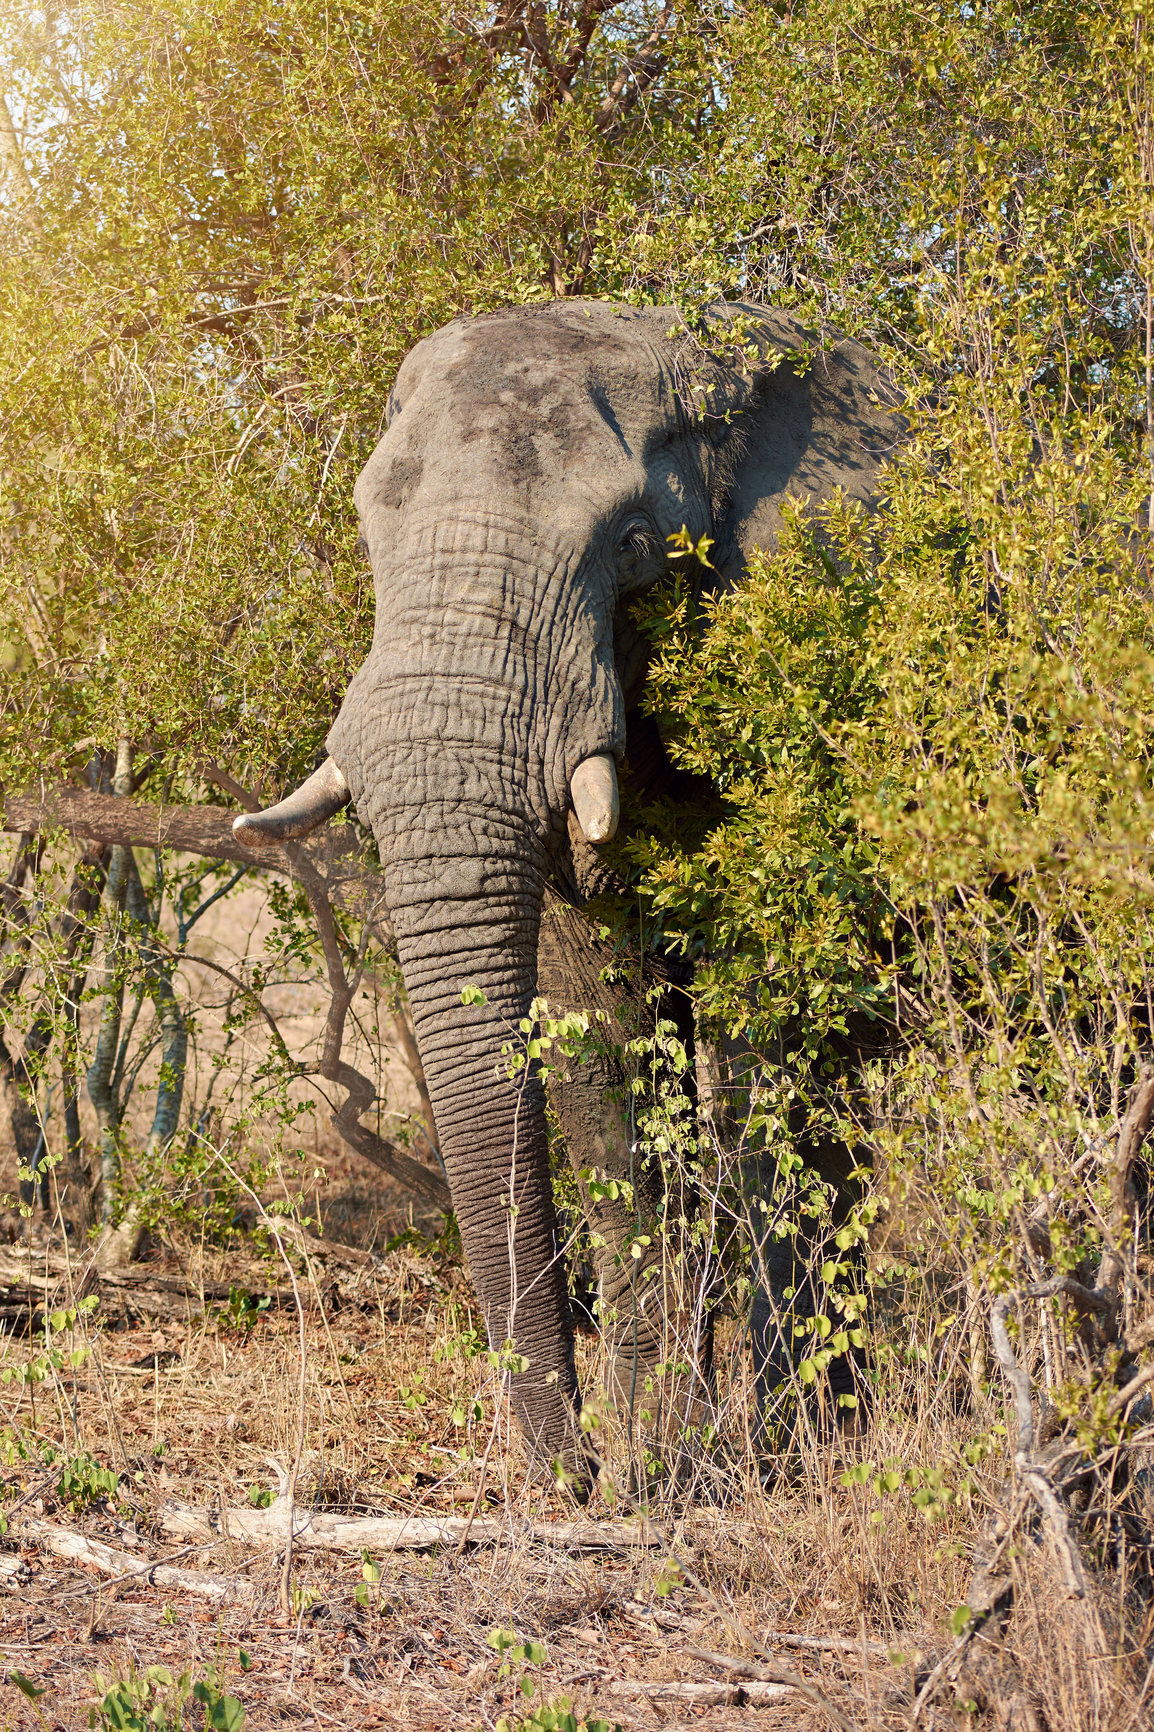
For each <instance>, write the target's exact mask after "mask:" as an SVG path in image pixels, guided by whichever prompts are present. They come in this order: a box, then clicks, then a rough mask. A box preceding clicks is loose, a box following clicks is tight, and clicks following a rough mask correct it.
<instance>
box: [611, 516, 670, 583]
mask: <svg viewBox="0 0 1154 1732" xmlns="http://www.w3.org/2000/svg"><path fill="white" fill-rule="evenodd" d="M661 560H662V549H661V543H660V541H659V540H658V537H657V532H656V530H655V529H654V528H653V526H652V524H650V523H648V522H645V521H638V522H634V523H627V524H626V525H625V527H624V528H623V529H622V531H621V534H620V535H619V537H618V540H617V565H618V570H619V572H620V575H621V577H622V579H623V580H624V581H625V582H630V581H632V582H635V583H636V582H648V581H649V580H650V579H652V578H654V577H656V576H657V572H658V569H659V567H660V564H661Z"/></svg>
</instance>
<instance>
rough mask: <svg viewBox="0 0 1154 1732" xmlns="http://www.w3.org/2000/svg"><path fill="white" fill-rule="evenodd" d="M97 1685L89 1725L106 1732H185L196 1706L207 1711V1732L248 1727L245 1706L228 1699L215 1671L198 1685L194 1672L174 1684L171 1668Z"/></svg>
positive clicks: (203, 1721)
mask: <svg viewBox="0 0 1154 1732" xmlns="http://www.w3.org/2000/svg"><path fill="white" fill-rule="evenodd" d="M93 1682H94V1683H95V1685H96V1689H97V1693H98V1695H99V1697H100V1701H99V1702H98V1704H97V1705H96V1706H95V1707H94V1708H91V1709H90V1710H89V1714H88V1724H89V1726H92V1727H97V1728H100V1732H179V1728H180V1727H182V1726H183V1725H184V1724H185V1723H186V1722H185V1719H184V1714H185V1711H186V1709H187V1705H188V1704H189V1703H190V1702H195V1703H196V1704H197V1705H198V1707H199V1708H200V1709H201V1710H202V1713H201V1715H200V1716H199V1724H200V1726H201V1727H202V1728H203V1732H210V1729H211V1732H241V1728H242V1727H243V1725H244V1721H245V1710H244V1705H243V1703H242V1702H240V1701H238V1699H237V1698H236V1697H235V1696H229V1695H227V1694H226V1693H225V1691H224V1689H223V1687H222V1684H221V1681H220V1678H219V1676H218V1673H217V1670H216V1668H215V1667H213V1666H210V1667H209V1668H208V1670H207V1672H206V1673H205V1675H204V1677H203V1678H201V1679H198V1680H197V1682H196V1683H193V1681H192V1674H191V1672H188V1671H185V1672H182V1673H181V1674H180V1675H179V1677H176V1678H174V1677H173V1675H172V1673H171V1672H170V1671H169V1670H168V1667H167V1666H146V1667H145V1668H144V1670H143V1671H140V1672H138V1671H137V1670H136V1668H135V1667H134V1666H131V1667H130V1668H129V1671H128V1673H127V1675H126V1676H125V1677H122V1678H106V1677H103V1676H102V1675H101V1674H100V1673H99V1672H96V1673H94V1674H93Z"/></svg>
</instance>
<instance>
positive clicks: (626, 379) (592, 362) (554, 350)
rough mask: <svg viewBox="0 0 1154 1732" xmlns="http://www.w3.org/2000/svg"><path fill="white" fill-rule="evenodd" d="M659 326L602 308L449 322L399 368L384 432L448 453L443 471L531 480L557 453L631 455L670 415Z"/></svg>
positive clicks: (672, 407) (671, 398)
mask: <svg viewBox="0 0 1154 1732" xmlns="http://www.w3.org/2000/svg"><path fill="white" fill-rule="evenodd" d="M658 324H659V321H655V320H654V319H653V317H652V316H651V311H650V312H646V313H642V312H637V311H636V310H634V309H632V308H624V309H619V308H610V307H605V306H602V305H600V304H594V305H592V306H590V307H586V308H581V307H578V308H572V307H565V308H562V309H557V310H555V309H554V308H552V307H546V308H515V309H510V310H509V311H507V312H503V313H500V314H494V315H490V316H488V317H485V318H480V319H473V320H467V321H457V322H454V324H452V325H449V326H446V327H445V328H444V329H443V330H441V331H438V332H437V333H435V335H434V336H432V337H429V338H426V339H425V341H424V342H422V343H419V344H418V345H417V347H416V349H414V350H413V352H412V353H411V355H410V356H409V357H408V358H407V360H406V361H405V363H404V365H403V366H402V368H401V371H400V373H399V375H398V377H397V382H396V386H395V388H394V391H393V394H392V397H391V399H390V409H391V420H390V432H392V430H393V427H394V425H395V426H396V431H397V433H398V434H399V433H400V432H401V429H402V426H404V427H405V428H406V432H407V438H408V441H410V442H411V441H413V440H414V439H418V438H419V439H421V441H422V443H423V444H424V446H425V448H426V450H428V449H430V448H431V447H436V448H437V450H438V451H439V452H440V453H442V454H446V455H449V454H451V464H450V466H451V467H460V466H461V465H462V464H464V465H466V466H467V465H468V464H469V463H476V464H480V465H482V466H485V467H489V468H490V469H493V470H497V471H499V472H501V473H502V474H504V475H505V476H507V477H508V478H509V479H511V480H513V481H517V482H524V483H529V484H531V483H532V482H533V481H535V480H541V479H544V478H545V477H546V476H547V474H549V473H550V472H551V470H552V469H553V466H554V464H555V462H556V460H557V459H560V460H562V461H563V462H564V463H565V465H566V467H567V468H568V467H571V466H572V465H573V463H574V462H579V461H580V459H581V457H582V455H583V454H586V453H587V454H588V455H589V457H590V459H591V461H592V462H593V463H594V464H596V465H601V464H604V463H605V462H606V461H607V460H611V459H612V457H613V455H614V453H615V451H616V454H617V455H618V456H621V457H625V458H631V457H634V456H638V457H639V456H640V455H641V453H642V448H643V447H644V446H646V445H647V444H649V443H651V442H652V438H653V434H654V427H655V422H657V423H662V424H663V423H665V422H667V421H669V422H672V421H673V419H674V418H675V416H676V402H675V393H674V391H673V388H672V380H671V377H670V374H669V369H668V366H667V365H666V364H665V361H664V358H663V356H662V355H661V353H660V352H659V348H658V347H657V346H656V344H655V338H656V336H657V332H658ZM387 442H388V436H386V443H387ZM396 450H397V453H398V456H399V453H400V444H399V442H398V443H397V445H396ZM383 455H384V453H383V452H382V456H383Z"/></svg>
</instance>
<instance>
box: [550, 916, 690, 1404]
mask: <svg viewBox="0 0 1154 1732" xmlns="http://www.w3.org/2000/svg"><path fill="white" fill-rule="evenodd" d="M620 963H621V957H620V954H619V952H617V951H615V950H614V948H613V947H612V946H610V945H609V944H606V943H604V942H603V941H601V940H600V939H598V937H597V935H596V933H595V931H594V929H593V928H592V926H591V925H590V923H589V922H588V921H587V920H586V919H585V918H584V917H583V916H582V915H581V914H580V913H579V912H578V911H577V910H576V909H574V908H572V907H570V906H569V905H568V904H567V903H564V902H562V901H560V900H559V899H556V898H552V897H551V898H550V899H549V900H548V902H547V905H546V909H545V913H544V916H543V919H542V925H541V939H540V947H539V952H538V984H539V990H540V991H541V993H542V995H543V996H544V997H545V998H547V999H548V1000H549V1005H550V1008H551V1010H552V1011H553V1012H554V1013H556V1014H562V1013H564V1012H567V1011H574V1010H586V1011H590V1012H594V1013H596V1012H597V1011H601V1012H603V1013H604V1016H605V1020H604V1021H603V1022H599V1023H595V1024H594V1027H593V1034H594V1039H593V1042H592V1043H591V1047H590V1049H589V1050H587V1051H585V1052H584V1053H583V1054H582V1056H581V1057H580V1059H573V1060H568V1061H562V1062H561V1063H560V1065H559V1067H558V1069H557V1070H556V1071H555V1072H554V1074H553V1076H552V1077H551V1079H550V1083H549V1103H550V1107H551V1109H552V1111H553V1113H554V1114H555V1116H556V1119H557V1122H558V1123H559V1125H560V1128H561V1132H562V1135H563V1136H564V1139H565V1146H566V1151H567V1154H568V1158H569V1161H570V1164H571V1165H572V1168H573V1171H574V1174H575V1176H576V1180H577V1185H578V1189H579V1193H580V1195H581V1199H582V1204H583V1207H584V1212H585V1217H586V1221H587V1223H588V1226H589V1230H590V1235H591V1240H592V1249H593V1264H594V1271H595V1275H596V1280H597V1290H598V1310H599V1315H600V1323H601V1328H602V1331H603V1335H604V1339H605V1343H606V1348H607V1358H608V1376H607V1384H608V1390H607V1393H608V1394H609V1397H610V1399H611V1401H612V1402H613V1404H614V1406H615V1408H616V1409H617V1410H618V1411H619V1412H620V1413H621V1414H623V1415H624V1416H626V1418H627V1419H628V1420H629V1421H631V1422H632V1421H637V1422H638V1423H639V1424H640V1426H641V1427H642V1428H643V1430H644V1432H645V1433H646V1435H648V1436H650V1437H659V1436H660V1435H661V1434H662V1433H663V1432H664V1430H665V1429H666V1420H667V1418H668V1417H670V1414H669V1408H670V1403H671V1400H672V1399H673V1395H672V1389H671V1387H670V1384H671V1379H670V1376H669V1375H668V1374H667V1373H663V1372H659V1370H658V1367H659V1366H666V1365H670V1364H673V1363H676V1362H684V1361H685V1360H686V1359H687V1358H690V1359H692V1358H694V1357H696V1356H695V1355H694V1354H692V1353H691V1352H687V1344H686V1342H685V1340H684V1339H683V1333H684V1330H685V1327H686V1325H687V1323H688V1322H689V1320H690V1315H689V1314H690V1313H691V1311H692V1302H691V1298H692V1288H693V1281H692V1270H691V1268H690V1267H689V1266H688V1260H687V1258H686V1257H685V1255H684V1246H683V1244H682V1243H681V1242H680V1238H679V1236H675V1234H674V1233H673V1231H672V1230H671V1229H672V1227H673V1224H674V1223H679V1222H680V1221H682V1220H683V1219H687V1218H688V1216H689V1215H690V1214H691V1213H692V1207H693V1199H692V1196H691V1195H689V1187H688V1184H687V1175H685V1174H682V1173H676V1172H671V1171H668V1170H663V1167H662V1164H661V1162H660V1161H659V1160H658V1158H657V1156H656V1155H650V1156H649V1157H648V1158H644V1157H643V1156H642V1154H641V1152H640V1150H639V1148H638V1136H637V1129H636V1126H635V1124H634V1122H633V1106H634V1104H635V1101H636V1097H635V1096H634V1094H633V1091H632V1081H633V1077H634V1076H635V1075H636V1074H637V1066H636V1064H635V1063H631V1062H630V1060H629V1058H628V1056H627V1054H626V1052H625V1048H626V1046H627V1044H628V1043H629V1042H630V1041H631V1040H634V1039H636V1038H637V1037H638V1036H645V1035H648V1036H652V1035H653V1033H654V1031H655V1028H656V1021H657V1017H656V1014H655V1009H654V1006H653V1005H652V1004H650V1003H648V1002H647V999H646V993H645V990H644V988H643V986H642V985H641V984H640V983H639V981H638V974H639V970H636V969H635V970H632V971H631V973H632V975H633V978H632V981H631V982H630V983H629V984H622V983H621V981H620V978H619V976H620V972H621V969H620ZM607 977H608V978H607ZM615 977H617V978H615ZM687 1298H688V1299H689V1300H690V1303H689V1304H687V1302H686V1301H687ZM677 1405H678V1406H680V1405H683V1403H681V1402H680V1401H678V1402H677Z"/></svg>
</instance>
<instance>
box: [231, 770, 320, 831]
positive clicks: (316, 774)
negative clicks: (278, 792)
mask: <svg viewBox="0 0 1154 1732" xmlns="http://www.w3.org/2000/svg"><path fill="white" fill-rule="evenodd" d="M348 797H349V785H348V783H347V782H346V781H345V779H344V777H343V776H342V775H341V772H340V771H339V770H338V769H337V766H336V765H335V764H334V763H333V761H332V759H331V758H326V759H325V761H324V763H323V764H322V765H321V766H320V769H319V770H314V771H313V773H312V775H311V776H310V777H309V778H308V780H307V781H305V782H302V783H301V785H300V787H299V788H297V789H295V790H294V791H293V793H291V794H290V795H289V796H288V798H287V799H284V800H281V801H280V802H279V803H278V804H277V805H275V806H270V807H269V809H268V811H267V812H242V813H241V815H240V817H239V818H234V819H233V821H232V833H233V835H234V836H235V837H236V839H237V841H238V842H243V843H244V845H245V847H246V848H275V847H276V846H277V845H278V844H279V843H281V842H291V841H293V840H294V839H295V838H296V837H298V836H307V835H308V834H309V832H310V830H315V829H317V828H318V826H319V825H321V824H323V823H324V821H325V819H326V818H331V817H332V815H333V813H334V812H339V811H340V809H341V807H342V806H343V805H344V803H345V801H346V800H347V799H348Z"/></svg>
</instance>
